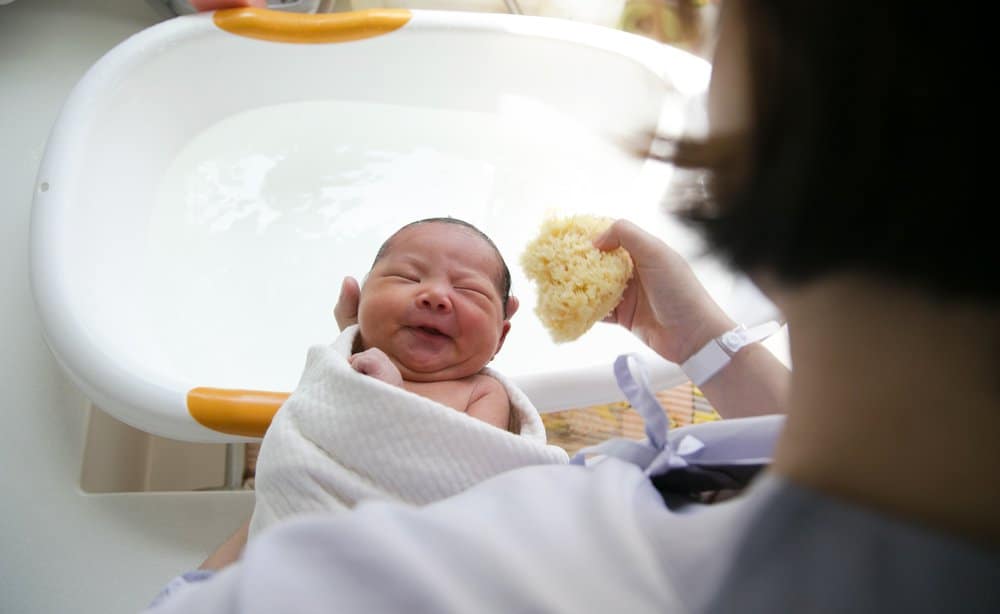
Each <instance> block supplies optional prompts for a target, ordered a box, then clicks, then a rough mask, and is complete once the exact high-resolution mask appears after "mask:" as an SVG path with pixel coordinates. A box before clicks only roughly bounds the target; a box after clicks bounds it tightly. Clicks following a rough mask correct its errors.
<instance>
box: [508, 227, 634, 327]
mask: <svg viewBox="0 0 1000 614" xmlns="http://www.w3.org/2000/svg"><path fill="white" fill-rule="evenodd" d="M613 221H614V220H611V219H610V218H603V217H595V216H592V215H574V216H570V217H564V218H555V217H553V218H549V219H547V220H546V221H545V222H543V224H542V227H541V230H540V231H539V234H538V237H536V238H535V239H534V240H533V241H532V242H531V243H529V244H528V247H527V248H526V249H525V251H524V253H523V254H522V255H521V268H522V269H524V272H525V274H526V275H527V276H528V279H531V280H532V281H534V282H535V284H536V285H537V287H538V303H537V305H535V313H536V314H537V315H538V318H539V319H540V320H541V321H542V324H544V325H545V327H546V328H547V329H548V330H549V334H550V335H551V336H552V339H553V340H554V341H556V342H558V343H561V342H565V341H572V340H574V339H577V338H578V337H580V335H582V334H583V333H585V332H587V331H588V330H590V327H591V326H593V325H594V324H595V323H596V322H599V321H600V320H602V319H603V318H604V316H606V315H608V314H609V313H611V310H612V309H614V308H615V306H616V305H617V304H618V302H619V301H620V300H621V298H622V292H624V291H625V285H626V284H627V283H628V280H629V279H630V278H631V277H632V258H631V256H629V254H628V252H627V251H625V250H624V249H623V248H620V247H619V248H618V249H615V250H612V251H609V252H602V251H601V250H599V249H597V248H596V247H594V245H593V240H594V238H595V237H597V235H599V234H600V233H602V232H604V230H606V229H607V228H608V226H610V225H611V223H612V222H613Z"/></svg>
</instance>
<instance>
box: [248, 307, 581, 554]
mask: <svg viewBox="0 0 1000 614" xmlns="http://www.w3.org/2000/svg"><path fill="white" fill-rule="evenodd" d="M356 334H357V326H352V327H349V328H347V329H345V330H344V331H343V332H342V333H341V334H340V336H339V337H338V338H337V340H336V341H335V342H334V343H333V344H332V345H329V346H314V347H312V348H310V349H309V353H308V357H307V360H306V366H305V370H304V372H303V374H302V378H301V380H300V381H299V384H298V386H297V387H296V389H295V391H294V392H293V393H292V395H291V396H290V397H289V398H288V400H287V401H286V402H285V404H284V405H282V407H281V409H280V410H278V412H277V413H276V414H275V416H274V419H273V421H272V422H271V426H270V427H269V428H268V430H267V433H266V434H265V436H264V440H263V443H262V444H261V448H260V455H259V457H258V459H257V471H256V479H255V489H256V498H257V500H256V507H255V508H254V513H253V519H252V521H251V524H250V535H251V536H253V535H256V534H258V533H260V532H261V531H262V530H264V529H265V528H266V527H268V526H270V525H271V524H273V523H274V522H276V521H277V520H279V519H281V518H284V517H286V516H289V515H292V514H298V513H304V512H316V511H327V512H328V511H337V510H345V509H349V508H351V507H353V506H354V505H355V504H356V503H358V502H360V501H363V500H366V499H380V500H392V501H400V502H406V503H411V504H416V505H423V504H427V503H430V502H432V501H436V500H438V499H442V498H444V497H448V496H450V495H454V494H457V493H459V492H461V491H463V490H465V489H466V488H468V487H470V486H472V485H474V484H476V483H478V482H481V481H482V480H485V479H487V478H489V477H492V476H495V475H497V474H500V473H503V472H504V471H508V470H510V469H515V468H517V467H523V466H525V465H535V464H551V463H566V462H568V460H569V459H568V456H567V454H566V452H565V451H564V450H563V449H562V448H559V447H556V446H551V445H546V442H545V428H544V426H543V425H542V420H541V417H540V416H539V415H538V411H537V410H536V409H535V408H534V406H533V405H532V404H531V402H530V401H529V400H528V398H527V396H525V394H524V393H523V392H521V391H520V390H519V389H517V388H516V387H514V386H513V385H512V384H511V383H510V382H509V381H508V380H507V379H506V378H504V377H503V376H502V375H500V374H499V373H496V372H495V371H492V370H490V369H486V370H485V371H484V373H486V374H488V375H490V376H492V377H495V378H496V379H497V380H499V381H500V382H501V383H502V384H503V385H504V386H505V387H506V389H507V394H508V395H509V396H510V400H511V411H515V412H517V414H518V416H519V418H520V423H521V428H520V433H519V434H514V433H510V432H507V431H504V430H501V429H499V428H496V427H494V426H492V425H490V424H487V423H485V422H483V421H481V420H478V419H476V418H473V417H471V416H468V415H466V414H464V413H462V412H459V411H456V410H455V409H452V408H450V407H447V406H445V405H442V404H441V403H438V402H436V401H432V400H430V399H428V398H425V397H422V396H419V395H416V394H413V393H411V392H409V391H406V390H403V389H402V388H397V387H395V386H392V385H390V384H386V383H385V382H382V381H380V380H377V379H375V378H373V377H369V376H367V375H362V374H361V373H358V372H356V371H354V369H352V368H351V366H350V365H349V364H348V362H347V358H348V357H349V356H350V354H351V348H352V346H353V344H354V338H355V336H356Z"/></svg>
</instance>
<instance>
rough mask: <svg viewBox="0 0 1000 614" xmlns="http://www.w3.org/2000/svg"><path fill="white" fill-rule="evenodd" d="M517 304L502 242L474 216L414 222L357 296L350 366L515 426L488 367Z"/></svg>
mask: <svg viewBox="0 0 1000 614" xmlns="http://www.w3.org/2000/svg"><path fill="white" fill-rule="evenodd" d="M517 307H518V301H517V299H516V298H514V297H513V296H510V270H509V269H508V268H507V265H506V263H505V262H504V260H503V257H502V256H501V255H500V251H499V250H498V249H497V247H496V245H494V244H493V241H492V240H490V238H489V237H487V236H486V235H485V234H484V233H483V232H481V231H480V230H479V229H477V228H476V227H474V226H472V225H471V224H469V223H467V222H463V221H461V220H458V219H454V218H432V219H426V220H420V221H417V222H413V223H411V224H408V225H406V226H404V227H403V228H401V229H400V230H398V231H397V232H396V233H395V234H394V235H392V236H391V237H390V238H389V239H388V240H387V241H386V242H385V243H384V244H383V245H382V247H381V248H380V249H379V251H378V254H377V255H376V256H375V262H374V264H373V265H372V268H371V271H370V272H369V273H368V275H367V277H366V278H365V280H364V285H363V286H362V288H361V297H360V300H359V302H358V326H359V335H358V336H357V337H356V338H355V346H354V352H355V353H354V354H353V355H352V356H351V357H350V359H349V360H350V364H351V366H352V367H353V368H354V369H355V370H357V371H359V372H361V373H364V374H367V375H370V376H372V377H376V378H378V379H380V380H382V381H384V382H386V383H389V384H392V385H394V386H399V387H401V388H405V389H406V390H409V391H410V392H413V393H414V394H419V395H421V396H425V397H428V398H430V399H433V400H435V401H438V402H439V403H441V404H443V405H447V406H448V407H452V408H454V409H456V410H458V411H460V412H464V413H466V414H468V415H470V416H472V417H474V418H478V419H480V420H483V421H484V422H487V423H489V424H492V425H493V426H496V427H499V428H502V429H506V430H511V431H515V430H516V425H514V424H512V423H511V422H512V421H511V417H512V413H511V411H510V399H509V397H508V395H507V391H506V389H505V388H504V386H503V385H502V384H501V383H500V382H499V381H497V380H496V379H495V378H493V377H490V376H489V375H486V374H483V373H481V371H482V369H483V367H485V366H486V364H487V363H489V362H490V361H491V360H492V359H493V357H494V356H495V355H496V353H497V352H498V351H500V348H501V346H503V342H504V338H505V337H506V336H507V332H508V331H509V330H510V318H511V317H512V316H513V315H514V312H516V311H517Z"/></svg>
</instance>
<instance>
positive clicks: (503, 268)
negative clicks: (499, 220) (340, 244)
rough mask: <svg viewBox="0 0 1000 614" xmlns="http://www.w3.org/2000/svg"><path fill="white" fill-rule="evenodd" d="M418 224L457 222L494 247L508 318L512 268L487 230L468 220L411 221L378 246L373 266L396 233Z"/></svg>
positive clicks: (444, 218) (497, 282) (438, 218)
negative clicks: (480, 228) (498, 263)
mask: <svg viewBox="0 0 1000 614" xmlns="http://www.w3.org/2000/svg"><path fill="white" fill-rule="evenodd" d="M418 224H455V225H457V226H463V227H465V228H468V229H469V230H471V231H472V232H474V233H475V234H476V235H477V236H479V237H480V238H481V239H483V240H484V241H486V243H487V244H488V245H489V246H490V247H492V248H493V251H494V253H496V255H497V260H498V261H499V262H500V267H499V274H498V275H497V276H496V278H495V279H494V282H495V283H496V286H497V291H498V292H499V293H500V302H501V305H502V309H503V317H504V318H506V317H507V300H508V299H509V298H510V269H509V268H507V262H506V261H505V260H504V259H503V254H501V253H500V250H499V249H498V248H497V246H496V244H495V243H494V242H493V239H491V238H490V237H489V236H488V235H487V234H486V233H485V232H483V231H482V230H479V229H478V228H476V227H475V226H473V225H472V224H470V223H469V222H466V221H465V220H460V219H458V218H454V217H428V218H424V219H422V220H417V221H415V222H410V223H409V224H406V225H405V226H403V227H402V228H400V229H399V230H397V231H396V232H394V233H393V234H392V236H391V237H389V238H388V239H386V240H385V243H383V244H382V246H381V247H379V248H378V252H377V253H376V254H375V260H374V262H372V268H374V267H375V265H376V264H378V261H379V260H381V259H382V257H383V256H385V255H386V254H387V253H388V252H389V247H390V246H391V243H392V240H393V238H395V237H396V235H398V234H399V233H400V232H402V231H404V230H406V229H407V228H410V227H411V226H416V225H418Z"/></svg>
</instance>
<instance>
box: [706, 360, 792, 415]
mask: <svg viewBox="0 0 1000 614" xmlns="http://www.w3.org/2000/svg"><path fill="white" fill-rule="evenodd" d="M789 379H790V373H789V371H788V368H787V367H785V365H784V364H782V363H781V361H780V360H778V359H777V358H776V357H775V356H774V354H772V353H771V352H770V350H768V349H767V348H765V347H764V346H763V345H761V344H759V343H753V344H750V345H748V346H746V347H745V348H743V349H742V350H740V351H739V352H737V353H736V354H735V355H734V356H733V358H732V360H731V361H730V363H729V364H728V365H726V366H725V367H724V368H723V369H722V370H721V371H719V372H718V373H716V374H715V375H714V376H713V377H712V378H711V379H710V380H708V381H707V382H705V383H704V384H702V385H701V386H700V388H701V391H702V392H703V393H704V394H705V398H707V399H708V402H709V403H711V404H712V406H713V407H714V408H715V410H716V411H717V412H719V415H720V416H722V417H723V418H746V417H748V416H761V415H766V414H783V413H785V411H786V409H787V402H788V385H789Z"/></svg>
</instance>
